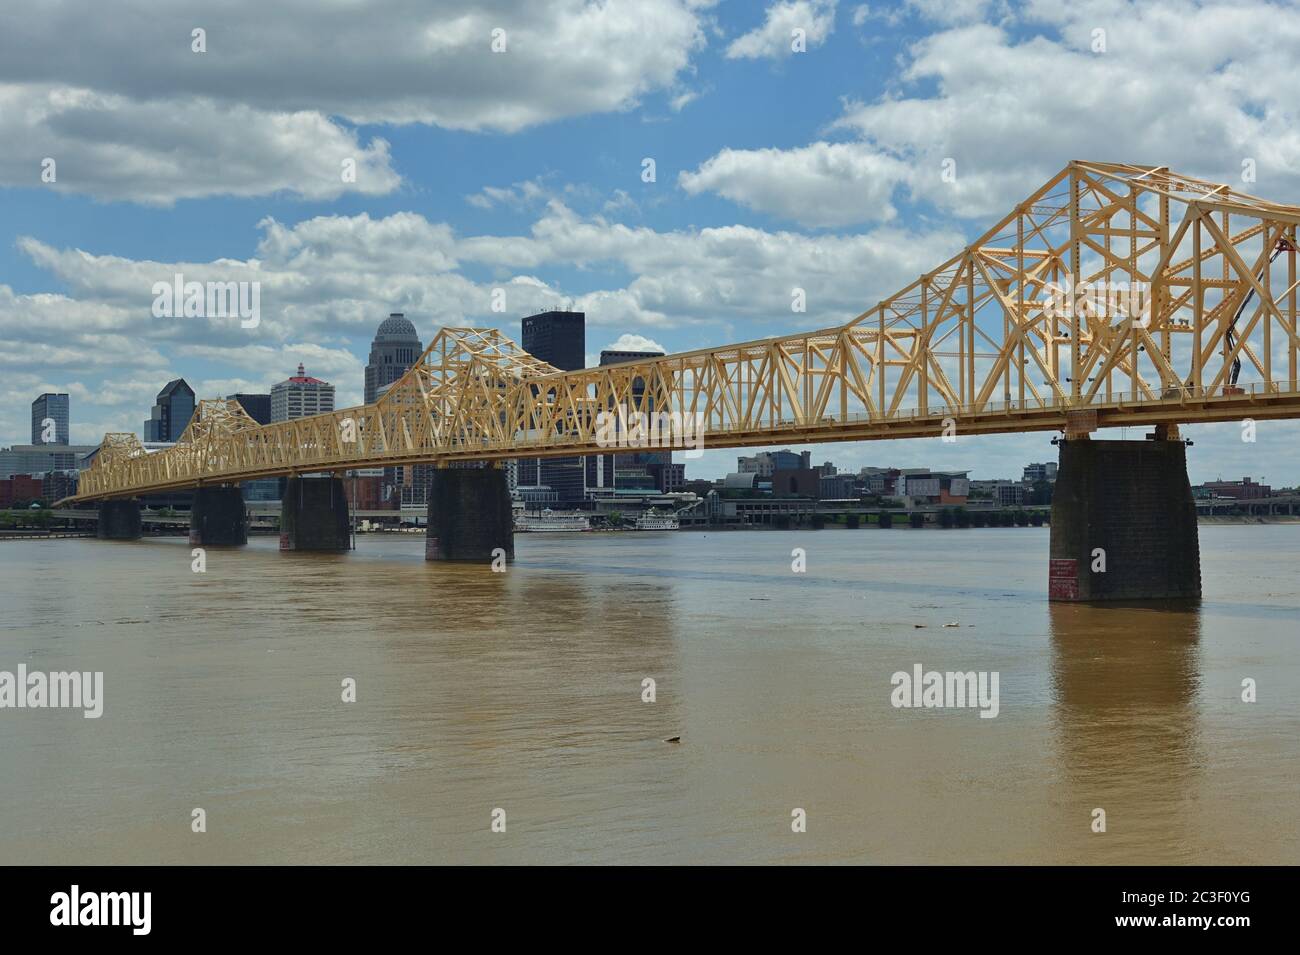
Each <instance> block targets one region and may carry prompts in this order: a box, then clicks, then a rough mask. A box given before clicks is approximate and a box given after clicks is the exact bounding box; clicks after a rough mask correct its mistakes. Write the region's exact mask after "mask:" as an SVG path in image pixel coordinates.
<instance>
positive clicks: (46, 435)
mask: <svg viewBox="0 0 1300 955" xmlns="http://www.w3.org/2000/svg"><path fill="white" fill-rule="evenodd" d="M67 443H68V396H67V395H65V394H57V395H56V394H50V393H49V392H46V393H45V394H43V395H41V396H40V397H39V398H37V399H36V400H35V401H33V402H32V444H67Z"/></svg>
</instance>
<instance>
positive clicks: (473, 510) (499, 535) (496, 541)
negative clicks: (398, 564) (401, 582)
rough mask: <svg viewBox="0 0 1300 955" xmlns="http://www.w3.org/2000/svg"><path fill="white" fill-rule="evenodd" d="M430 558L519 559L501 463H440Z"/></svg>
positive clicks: (432, 495)
mask: <svg viewBox="0 0 1300 955" xmlns="http://www.w3.org/2000/svg"><path fill="white" fill-rule="evenodd" d="M428 518H429V528H428V532H427V534H428V536H427V537H426V538H425V543H424V558H425V560H459V561H478V562H482V563H490V562H491V561H492V560H493V559H494V558H496V557H498V556H501V557H504V558H505V559H506V560H508V561H509V560H514V557H515V538H514V521H513V518H512V515H511V511H510V491H509V489H508V487H507V486H506V473H505V471H503V470H501V469H500V468H496V467H485V468H436V469H435V470H434V471H433V478H432V481H431V482H430V484H429V510H428Z"/></svg>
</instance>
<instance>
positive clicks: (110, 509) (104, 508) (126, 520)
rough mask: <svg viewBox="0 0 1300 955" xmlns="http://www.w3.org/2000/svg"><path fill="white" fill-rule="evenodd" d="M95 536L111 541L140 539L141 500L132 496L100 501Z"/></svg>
mask: <svg viewBox="0 0 1300 955" xmlns="http://www.w3.org/2000/svg"><path fill="white" fill-rule="evenodd" d="M95 536H96V537H98V538H99V539H100V540H109V541H134V540H139V539H140V502H139V501H137V500H134V499H131V498H125V499H123V498H117V499H115V500H104V501H100V502H99V521H98V526H97V527H96V528H95Z"/></svg>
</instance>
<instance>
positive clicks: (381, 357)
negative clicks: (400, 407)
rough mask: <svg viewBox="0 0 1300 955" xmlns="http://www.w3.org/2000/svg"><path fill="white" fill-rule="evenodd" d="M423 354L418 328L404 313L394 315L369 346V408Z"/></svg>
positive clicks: (367, 366)
mask: <svg viewBox="0 0 1300 955" xmlns="http://www.w3.org/2000/svg"><path fill="white" fill-rule="evenodd" d="M423 352H424V346H423V345H421V344H420V336H419V335H417V334H416V332H415V326H414V325H412V324H411V323H410V322H409V321H407V319H406V316H405V315H403V314H402V313H401V312H393V313H392V314H391V315H389V316H388V317H387V318H386V319H384V320H383V322H381V323H380V325H379V330H378V331H376V332H375V340H374V341H373V342H371V343H370V361H369V362H368V363H367V365H366V399H365V400H366V404H372V403H373V402H374V400H375V399H376V398H377V397H379V392H380V390H381V389H382V388H383V387H384V386H385V385H391V384H392V383H393V382H395V381H396V380H397V379H398V378H401V377H402V375H404V374H406V370H407V369H408V368H410V367H411V366H412V365H414V364H415V361H416V359H417V358H419V357H420V355H421V354H422V353H423Z"/></svg>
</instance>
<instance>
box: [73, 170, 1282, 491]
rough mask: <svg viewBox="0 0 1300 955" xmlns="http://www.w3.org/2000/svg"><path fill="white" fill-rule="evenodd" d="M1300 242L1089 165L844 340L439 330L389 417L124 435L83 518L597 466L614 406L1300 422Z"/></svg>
mask: <svg viewBox="0 0 1300 955" xmlns="http://www.w3.org/2000/svg"><path fill="white" fill-rule="evenodd" d="M1297 224H1300V208H1297V207H1295V206H1289V205H1281V204H1278V203H1273V202H1267V201H1265V200H1262V199H1257V198H1254V197H1252V196H1248V195H1245V194H1244V193H1241V192H1237V191H1235V190H1233V189H1231V188H1230V187H1228V186H1225V185H1216V184H1214V183H1210V182H1205V181H1202V180H1199V179H1193V178H1191V177H1189V176H1181V175H1177V174H1175V173H1172V172H1170V171H1169V170H1168V169H1167V168H1166V167H1163V166H1158V167H1151V166H1138V165H1123V164H1113V163H1094V162H1073V163H1071V164H1070V165H1069V166H1067V167H1066V168H1065V169H1063V170H1062V171H1061V172H1060V173H1059V174H1058V175H1056V176H1054V177H1053V178H1052V179H1051V180H1050V181H1048V182H1047V183H1046V184H1045V185H1044V186H1042V188H1040V189H1038V190H1037V191H1036V192H1035V193H1034V194H1033V195H1031V196H1030V197H1029V198H1028V199H1026V200H1025V201H1024V202H1023V203H1021V204H1020V205H1019V206H1018V207H1017V208H1016V209H1015V211H1014V212H1012V213H1011V214H1010V215H1009V216H1007V217H1006V218H1004V219H1003V220H1002V221H1001V222H999V223H998V224H997V225H995V226H994V227H993V228H992V229H990V230H989V231H988V232H987V233H985V234H984V235H983V236H981V237H980V238H979V239H978V240H977V241H975V242H974V243H972V244H971V245H970V246H968V247H967V248H966V249H964V250H963V251H961V252H960V253H959V254H958V255H956V256H954V257H953V258H951V259H949V260H948V261H947V262H945V263H944V264H942V265H941V266H939V267H938V268H937V269H935V270H934V271H933V272H930V273H929V274H927V275H923V276H921V277H920V278H919V279H917V281H915V282H913V283H912V284H911V285H909V286H908V287H907V288H905V289H903V290H902V291H900V292H898V293H897V294H896V295H893V296H890V297H889V298H887V299H885V300H883V301H882V302H880V303H879V304H877V305H875V306H874V307H872V308H871V309H870V310H868V311H866V312H863V313H862V314H861V315H859V316H858V317H857V318H855V319H853V320H852V321H850V322H848V323H847V324H845V325H843V326H840V327H837V328H829V329H823V330H819V331H813V332H800V333H796V334H792V335H786V336H782V337H779V338H771V339H766V340H763V341H754V342H747V343H744V344H739V345H727V346H724V347H720V348H714V349H705V350H701V351H693V352H687V353H683V354H677V355H669V356H666V357H664V358H659V359H654V360H646V361H633V362H628V363H626V364H620V365H611V366H604V367H600V368H591V369H586V370H583V371H574V372H561V371H559V370H557V369H556V368H554V367H552V366H550V365H548V364H546V363H544V362H541V361H539V360H537V359H536V358H534V357H532V356H531V355H529V354H527V353H526V352H524V351H523V350H522V349H521V348H519V347H518V346H517V345H516V344H515V343H514V342H512V341H511V340H510V339H508V338H506V337H505V336H504V335H502V334H501V333H500V332H498V331H496V330H494V329H481V328H444V329H442V330H441V331H439V332H438V334H437V335H436V336H435V337H434V339H433V341H432V343H431V344H430V345H429V347H428V349H427V350H426V351H425V352H424V354H423V356H422V357H421V358H420V360H419V361H418V362H417V363H416V364H415V365H414V366H413V367H412V368H411V369H410V371H408V372H407V374H406V375H405V377H403V378H402V379H401V380H400V381H398V382H397V383H395V384H394V385H393V386H392V387H391V388H390V389H389V391H388V392H387V393H385V394H384V395H383V396H382V397H380V398H379V400H378V401H376V402H375V403H374V404H371V405H365V406H362V407H359V408H351V409H345V410H339V411H335V412H332V413H330V414H323V415H317V416H314V417H309V418H300V419H297V420H294V421H288V422H284V423H277V424H270V425H264V426H259V425H257V424H256V423H255V422H254V421H252V420H251V419H250V418H249V417H248V416H247V415H246V414H244V413H243V410H242V409H241V408H240V407H239V406H238V404H237V403H235V402H233V401H232V402H227V401H206V400H205V401H201V402H200V403H199V407H198V409H197V410H196V412H195V415H194V418H193V419H192V420H191V422H190V424H189V427H188V428H187V429H186V431H185V433H184V434H183V435H182V436H181V439H180V441H179V442H177V444H176V446H175V447H173V448H171V449H168V450H165V451H157V452H146V450H145V449H144V448H143V447H142V446H141V444H140V442H139V441H138V440H137V439H136V438H135V436H134V435H130V434H110V435H106V436H105V438H104V443H103V445H102V446H101V449H100V451H99V453H98V455H97V456H96V458H95V460H94V461H93V463H92V465H91V466H90V467H89V468H88V469H87V470H85V471H84V472H83V473H82V476H81V484H80V487H79V493H78V495H77V496H76V498H74V499H73V500H95V499H99V498H104V497H120V496H127V495H132V494H139V493H147V492H150V491H157V490H165V489H169V488H178V487H192V486H196V485H199V484H205V483H224V482H231V481H240V480H247V479H250V478H255V477H262V476H267V475H276V474H292V473H299V472H315V471H343V470H346V469H350V468H356V467H374V466H382V465H400V464H409V463H416V462H434V463H439V462H442V463H446V462H450V461H454V460H486V461H492V460H499V459H503V458H512V457H534V456H550V455H572V454H578V453H589V454H596V453H601V452H603V451H608V450H611V449H610V447H609V446H608V443H607V441H602V432H601V431H600V428H601V416H600V412H601V411H608V410H609V409H612V408H623V409H628V408H632V409H642V410H645V409H651V410H653V411H654V412H656V413H677V414H679V415H695V416H698V420H699V421H700V422H701V424H702V426H703V428H704V442H705V444H706V445H707V446H711V447H743V446H752V445H763V444H771V443H784V444H794V443H802V442H814V441H816V442H821V441H849V440H870V439H882V438H903V437H925V436H935V435H939V434H940V433H942V432H943V430H944V428H945V427H946V428H947V429H948V431H949V432H951V431H953V430H954V429H955V431H956V433H958V434H977V433H989V432H1014V431H1030V430H1053V429H1061V430H1067V431H1070V432H1087V431H1090V430H1092V429H1094V428H1098V427H1109V426H1116V425H1149V424H1177V423H1180V422H1193V421H1213V420H1227V419H1240V418H1246V417H1250V418H1276V417H1293V416H1296V415H1300V389H1298V387H1297V378H1298V377H1300V376H1298V375H1297V359H1298V358H1300V339H1298V338H1297V327H1296V305H1297V279H1296V265H1297V262H1296V259H1297V252H1296V227H1297ZM1083 283H1088V285H1087V286H1085V285H1084V284H1083ZM1099 286H1100V287H1101V288H1102V290H1103V292H1104V293H1105V294H1093V295H1084V294H1083V293H1084V292H1085V288H1088V287H1091V288H1092V289H1094V290H1095V289H1097V288H1098V287H1099ZM1126 288H1127V289H1128V290H1130V291H1132V292H1135V293H1136V296H1137V297H1136V298H1133V297H1132V296H1128V295H1125V294H1123V292H1124V290H1125V289H1126ZM1116 289H1118V290H1119V291H1120V293H1121V294H1120V295H1118V296H1117V295H1115V294H1113V293H1114V292H1115V291H1116ZM1063 293H1066V294H1063ZM1071 305H1073V306H1074V307H1070V306H1071ZM1243 372H1244V374H1243ZM603 434H604V437H605V438H608V431H605V432H604V433H603Z"/></svg>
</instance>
